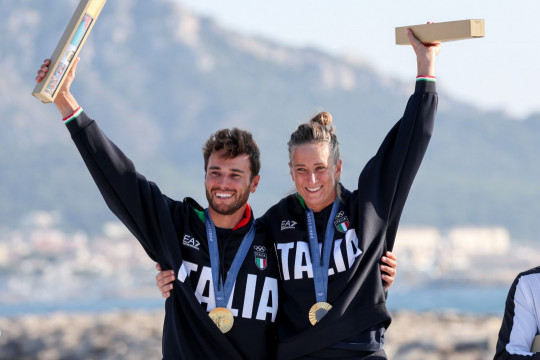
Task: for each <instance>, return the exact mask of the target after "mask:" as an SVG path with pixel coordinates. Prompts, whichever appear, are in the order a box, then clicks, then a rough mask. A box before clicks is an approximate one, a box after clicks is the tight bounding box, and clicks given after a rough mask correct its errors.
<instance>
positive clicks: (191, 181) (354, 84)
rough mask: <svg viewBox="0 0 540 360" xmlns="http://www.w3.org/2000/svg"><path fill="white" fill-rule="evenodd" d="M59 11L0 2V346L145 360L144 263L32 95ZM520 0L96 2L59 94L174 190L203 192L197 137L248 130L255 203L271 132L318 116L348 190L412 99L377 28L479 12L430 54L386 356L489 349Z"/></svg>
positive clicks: (69, 0)
mask: <svg viewBox="0 0 540 360" xmlns="http://www.w3.org/2000/svg"><path fill="white" fill-rule="evenodd" d="M77 4H78V1H75V0H56V1H54V2H44V1H31V0H17V1H15V0H4V1H2V3H1V4H0V33H1V34H2V36H0V69H2V76H0V97H1V99H2V101H0V115H1V119H2V130H1V131H0V142H1V145H0V331H1V333H0V358H2V359H4V358H6V359H19V358H40V359H57V358H64V359H69V358H90V357H92V358H95V359H113V358H131V359H136V358H138V357H139V356H140V358H141V359H144V358H158V357H160V355H161V345H160V341H161V326H162V320H163V299H162V298H161V296H160V294H159V292H158V290H157V288H156V287H155V280H154V276H155V273H156V271H155V268H154V264H153V263H152V262H151V261H150V260H149V259H148V257H147V256H146V254H145V253H144V252H143V250H142V248H141V247H140V245H139V244H138V242H137V241H136V240H135V239H134V238H133V237H132V236H131V235H130V234H129V233H128V232H127V231H126V230H125V228H124V227H123V225H122V224H120V223H118V221H117V220H116V219H115V218H114V216H113V215H112V214H111V213H110V211H109V210H108V209H107V207H106V206H105V204H104V202H103V199H102V198H101V196H100V195H99V193H98V192H97V190H96V188H95V185H94V184H93V183H92V181H91V179H90V176H89V175H88V173H87V171H86V169H85V167H84V165H83V163H82V161H81V160H80V158H79V155H78V153H77V151H76V149H75V147H74V146H73V145H72V143H71V140H70V138H69V134H68V132H67V131H66V130H65V129H64V126H63V125H62V123H61V121H60V116H59V114H58V112H57V110H56V108H55V107H54V105H51V104H49V105H43V104H40V103H39V101H38V100H37V99H35V98H33V97H32V96H31V92H32V89H33V88H34V85H35V82H34V78H35V73H36V71H37V69H38V68H39V66H40V65H41V63H42V61H43V59H45V58H47V57H50V56H51V54H52V51H53V50H54V48H55V46H56V44H57V42H58V40H59V39H60V37H61V35H62V33H63V31H64V29H65V27H66V25H67V23H68V21H69V19H70V18H71V15H72V14H73V12H74V10H75V8H76V6H77ZM538 7H540V5H538V4H537V3H536V2H533V1H532V0H531V1H522V2H520V5H519V7H518V6H515V5H513V4H512V3H509V2H504V1H498V0H496V1H487V0H485V1H474V2H470V1H464V0H456V1H453V2H451V3H450V2H448V3H439V2H433V1H427V0H412V1H408V2H406V3H398V4H391V3H388V2H369V1H364V0H342V1H339V2H338V3H336V2H329V1H320V2H313V1H308V0H295V1H294V2H290V1H288V2H285V1H283V0H276V1H273V2H254V1H251V2H249V1H247V0H233V1H228V2H222V3H216V2H214V1H208V0H205V1H200V0H199V1H195V0H185V1H179V0H147V1H141V2H132V1H128V0H115V1H109V2H107V3H106V4H105V7H104V9H103V11H102V13H101V15H100V17H99V19H98V20H97V23H96V26H95V27H94V29H93V30H92V33H91V34H90V36H89V38H88V40H87V42H86V44H85V46H84V48H83V50H82V52H81V54H80V56H81V62H80V64H79V68H78V71H77V80H76V82H75V83H74V85H73V87H72V92H73V93H74V94H75V96H76V97H77V99H78V100H79V102H80V103H81V105H82V106H83V107H84V109H85V110H86V112H87V113H88V114H89V115H90V116H92V117H93V118H95V119H97V120H98V121H99V123H100V126H101V127H102V128H103V129H104V130H105V131H106V133H107V134H108V135H109V137H111V138H112V139H113V140H114V141H115V142H116V143H117V144H118V145H119V146H120V147H121V148H122V149H123V150H124V151H125V152H126V153H127V154H128V156H130V157H131V158H132V159H133V161H134V163H135V164H136V165H137V167H138V169H139V171H140V172H141V173H143V174H144V175H146V176H147V177H148V178H149V179H150V180H152V181H155V182H156V183H157V184H159V185H160V187H161V189H162V190H163V192H164V193H166V194H167V195H169V196H170V197H172V198H175V199H182V198H184V197H185V196H192V197H194V198H195V199H196V200H198V201H199V202H200V203H201V204H206V200H205V197H204V192H203V185H202V181H203V176H204V172H203V162H202V156H201V146H202V144H203V143H204V141H205V140H206V139H207V137H208V136H209V134H210V133H211V132H213V131H215V130H217V129H219V128H222V127H232V126H238V127H241V128H245V129H248V130H250V131H252V132H253V134H254V136H255V138H256V139H257V141H258V143H259V146H260V148H261V153H262V162H263V168H262V172H261V175H262V181H261V183H260V185H259V188H258V191H257V193H256V194H254V195H252V196H251V197H250V203H251V204H252V206H253V208H254V211H255V215H262V214H263V213H264V211H265V209H266V208H268V207H269V206H270V205H272V204H273V203H274V202H276V201H277V200H278V199H279V198H280V197H282V196H283V195H285V194H287V193H288V192H290V191H291V190H292V189H293V183H292V181H291V180H290V177H289V174H288V167H287V165H286V164H287V161H288V160H287V150H286V141H287V139H288V135H289V134H290V132H291V131H292V130H294V129H295V128H296V126H297V125H298V124H300V123H302V122H304V121H306V120H308V119H309V118H311V116H313V115H314V114H316V113H317V112H318V111H320V110H323V109H324V110H326V111H329V112H330V113H332V115H333V117H334V124H335V126H336V127H337V130H338V136H339V139H340V143H341V147H342V154H343V159H344V175H343V179H342V181H343V183H344V185H345V186H346V187H348V188H350V189H352V188H355V186H356V179H357V177H358V175H359V173H360V171H361V170H362V168H363V166H364V164H365V163H366V162H367V161H368V160H369V158H370V157H371V156H373V154H374V153H375V152H376V150H377V148H378V146H379V144H380V143H381V141H382V139H383V138H384V136H385V135H386V133H387V131H388V130H389V129H390V128H391V127H392V126H393V124H394V123H395V122H396V121H397V120H398V119H399V118H400V116H401V115H402V113H403V110H404V108H405V104H406V102H407V99H408V97H409V96H410V94H411V93H412V91H413V89H414V78H415V76H416V61H415V55H414V52H413V50H412V49H411V48H410V47H409V46H397V45H395V41H394V28H395V27H396V26H406V25H416V24H422V23H425V22H427V21H434V22H443V21H452V20H461V19H485V21H486V37H485V38H482V39H473V40H467V41H456V42H449V43H444V44H443V45H442V51H441V54H440V55H439V57H438V60H437V69H436V73H437V87H438V92H439V111H438V115H437V123H436V128H435V132H434V135H433V138H432V141H431V144H430V148H429V151H428V153H427V155H426V157H425V160H424V163H423V165H422V167H421V169H420V172H419V174H418V176H417V179H416V181H415V184H414V185H413V188H412V190H411V193H410V196H409V200H408V202H407V205H406V207H405V211H404V214H403V216H402V221H401V226H400V230H399V233H398V237H397V240H396V248H395V253H396V254H397V256H398V262H399V267H398V275H397V277H396V283H395V285H394V286H393V287H392V289H391V291H390V295H389V299H388V304H389V307H390V309H391V310H392V312H393V313H394V314H395V316H394V321H393V324H392V326H391V327H390V329H389V331H388V340H387V344H388V345H387V346H385V347H387V352H388V353H389V355H391V358H393V359H423V358H429V359H439V358H440V359H449V358H453V357H455V358H459V359H467V358H470V359H489V358H492V355H493V353H494V346H495V341H496V337H497V333H498V330H499V326H500V323H501V318H502V314H503V310H504V301H505V298H506V294H507V291H508V289H509V287H510V284H511V282H512V280H513V279H514V277H515V276H516V275H517V274H518V273H519V272H521V271H524V270H527V269H529V268H531V267H534V266H537V265H538V259H539V251H538V246H537V245H536V244H537V243H538V235H537V234H538V230H539V223H538V221H537V214H540V203H539V202H538V201H537V199H538V198H540V182H539V181H538V179H540V163H539V162H538V161H537V156H536V154H537V152H538V147H539V145H538V141H537V136H538V134H539V133H540V103H539V102H538V101H537V94H536V91H535V90H536V86H537V84H538V83H539V81H540V71H537V70H536V68H537V66H536V63H537V60H538V58H539V54H538V51H539V50H538V49H539V48H540V47H539V46H537V45H538V38H537V34H539V33H540V24H538V22H537V21H536V18H535V14H537V13H538V10H539V9H538ZM419 324H422V325H419ZM415 329H417V330H418V331H419V332H418V333H416V332H415ZM467 329H469V330H470V331H468V330H467ZM420 330H421V331H420ZM113 331H114V332H113ZM427 331H429V333H430V334H432V338H429V339H426V337H425V333H426V332H427ZM82 339H84V340H82ZM136 344H138V345H136Z"/></svg>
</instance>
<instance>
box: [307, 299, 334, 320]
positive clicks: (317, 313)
mask: <svg viewBox="0 0 540 360" xmlns="http://www.w3.org/2000/svg"><path fill="white" fill-rule="evenodd" d="M331 308H332V305H330V304H329V303H327V302H325V301H321V302H318V303H315V304H314V305H313V306H312V307H311V309H309V322H310V323H311V325H315V324H316V323H318V322H319V321H321V319H322V318H323V317H324V316H325V315H326V314H328V312H329V311H330V309H331Z"/></svg>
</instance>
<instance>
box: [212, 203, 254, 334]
mask: <svg viewBox="0 0 540 360" xmlns="http://www.w3.org/2000/svg"><path fill="white" fill-rule="evenodd" d="M204 222H205V225H206V235H207V239H208V251H209V253H210V267H211V269H212V283H213V284H214V296H215V298H216V308H215V309H213V310H212V311H210V313H209V316H210V318H212V320H213V321H214V323H215V324H216V325H217V327H218V328H219V329H220V330H221V331H222V332H223V333H226V332H227V331H229V330H230V329H231V328H232V325H233V322H234V317H233V315H232V313H231V311H230V310H229V309H227V303H228V302H229V298H230V297H231V293H232V289H233V287H234V283H235V282H236V277H237V276H238V272H239V271H240V267H241V266H242V263H243V262H244V259H245V258H246V255H247V252H248V250H249V248H250V247H251V244H252V243H253V239H254V238H255V227H254V226H253V224H252V225H251V228H250V229H249V231H248V233H247V234H246V235H245V236H244V239H243V240H242V243H241V244H240V247H239V248H238V251H237V252H236V255H235V256H234V259H233V262H232V264H231V268H230V269H229V271H228V272H227V275H226V279H225V284H224V283H223V276H222V274H220V273H219V248H218V243H217V236H216V227H215V226H214V223H213V222H212V219H211V218H210V215H209V214H208V209H206V210H205V212H204Z"/></svg>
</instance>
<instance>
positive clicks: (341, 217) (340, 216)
mask: <svg viewBox="0 0 540 360" xmlns="http://www.w3.org/2000/svg"><path fill="white" fill-rule="evenodd" d="M334 225H335V226H336V229H337V231H339V232H341V233H346V232H347V230H349V226H350V224H349V219H348V218H347V216H345V212H343V211H340V212H338V213H337V215H336V218H335V219H334Z"/></svg>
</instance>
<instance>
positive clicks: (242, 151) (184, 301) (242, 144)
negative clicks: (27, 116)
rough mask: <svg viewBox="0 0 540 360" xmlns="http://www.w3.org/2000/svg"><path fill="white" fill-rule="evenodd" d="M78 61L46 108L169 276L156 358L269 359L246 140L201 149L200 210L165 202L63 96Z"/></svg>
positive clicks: (250, 145)
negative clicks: (52, 109)
mask: <svg viewBox="0 0 540 360" xmlns="http://www.w3.org/2000/svg"><path fill="white" fill-rule="evenodd" d="M78 61H79V59H75V63H74V65H73V69H72V70H71V72H70V73H69V74H68V76H67V78H66V80H65V82H64V84H63V85H62V87H61V88H60V89H59V90H58V95H57V96H56V98H55V101H54V103H55V105H56V106H57V108H58V110H59V111H60V113H61V115H62V117H63V118H64V122H65V123H66V126H67V128H68V130H69V132H70V133H71V136H72V139H73V141H74V142H75V145H76V146H77V148H78V150H79V152H80V154H81V156H82V158H83V160H84V161H85V163H86V165H87V167H88V169H89V171H90V173H91V175H92V177H93V179H94V181H95V182H96V185H97V186H98V188H99V190H100V192H101V194H102V195H103V197H104V199H105V202H106V203H107V205H108V206H109V208H110V209H111V210H112V211H113V212H114V213H115V214H116V215H117V216H118V218H119V219H120V220H121V221H122V222H123V223H124V224H125V225H126V226H127V227H128V228H129V230H130V231H131V232H132V233H133V235H134V236H135V237H136V238H137V239H138V240H139V242H140V243H141V245H142V246H143V247H144V249H145V251H146V252H147V254H148V255H149V256H150V258H152V260H154V261H156V262H159V263H160V264H161V265H162V266H163V268H164V269H170V270H172V271H173V272H174V274H173V275H174V277H175V279H178V280H177V281H176V282H175V291H173V292H171V296H170V297H169V298H168V299H167V301H166V303H165V307H166V313H165V322H164V328H163V358H164V359H180V358H188V359H195V358H201V359H218V358H219V359H239V358H244V359H252V358H253V359H254V358H256V359H264V358H273V357H274V356H275V346H276V343H275V326H274V323H275V320H276V314H277V309H278V285H277V276H278V269H277V260H276V258H275V254H274V250H273V249H274V246H273V243H272V241H271V239H268V238H267V237H266V235H265V233H264V232H262V231H261V230H260V229H259V228H258V227H257V226H256V224H255V221H254V218H253V213H252V211H251V208H250V206H249V205H248V203H247V201H248V198H249V194H250V193H253V192H255V190H256V188H257V185H258V182H259V179H260V176H259V170H260V155H259V149H258V147H257V144H256V143H255V141H254V140H253V138H252V136H251V134H250V133H248V132H246V131H242V130H239V129H232V130H228V129H225V130H220V131H218V132H216V133H215V134H213V135H212V136H211V137H210V139H209V140H208V141H207V143H206V144H205V146H204V148H203V152H204V161H205V181H204V184H205V189H206V197H207V200H208V203H209V207H208V209H206V210H205V209H204V208H203V207H201V206H200V205H199V204H198V203H197V202H196V201H195V200H193V199H191V198H185V199H184V200H183V201H175V200H172V199H170V198H168V197H167V196H165V195H163V194H162V193H161V191H160V190H159V188H158V187H157V186H156V184H154V183H152V182H150V181H148V180H146V178H145V177H144V176H142V175H141V174H139V173H138V172H137V171H136V169H135V167H134V166H133V163H132V162H131V161H130V160H129V159H128V158H127V157H126V156H125V155H124V153H123V152H122V151H121V150H120V149H118V147H117V146H116V145H115V144H114V143H113V142H111V141H110V140H109V139H108V138H107V137H106V136H105V135H104V134H103V133H102V131H101V130H100V129H99V127H98V125H97V124H96V122H95V121H93V120H92V119H90V118H89V117H88V116H87V115H86V113H85V112H84V111H83V110H82V108H81V107H80V106H79V104H78V103H77V101H76V99H75V98H74V97H73V95H72V94H71V93H70V86H71V84H72V82H73V80H74V78H75V71H76V68H77V64H78ZM49 64H50V62H49V61H48V60H46V61H45V63H44V64H43V66H42V67H41V70H40V71H38V76H37V78H36V81H38V82H39V81H41V80H42V79H43V78H44V76H45V74H46V72H47V71H48V70H49V68H48V65H49ZM390 275H392V273H390ZM391 281H392V282H393V277H392V280H391Z"/></svg>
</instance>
